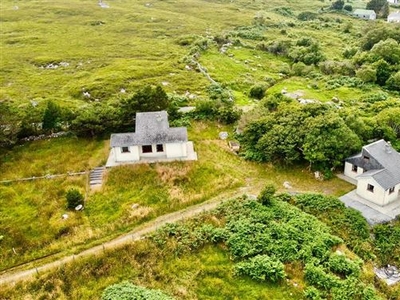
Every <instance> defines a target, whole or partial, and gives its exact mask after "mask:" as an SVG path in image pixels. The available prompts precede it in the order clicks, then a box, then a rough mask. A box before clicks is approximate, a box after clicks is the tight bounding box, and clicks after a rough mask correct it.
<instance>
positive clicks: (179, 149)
mask: <svg viewBox="0 0 400 300" xmlns="http://www.w3.org/2000/svg"><path fill="white" fill-rule="evenodd" d="M165 148H166V151H165V152H166V153H167V158H174V157H186V156H187V148H186V143H171V144H166V145H165Z"/></svg>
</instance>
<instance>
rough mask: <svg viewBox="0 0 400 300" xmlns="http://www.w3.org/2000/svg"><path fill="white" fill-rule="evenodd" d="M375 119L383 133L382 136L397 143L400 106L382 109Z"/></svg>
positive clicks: (399, 137)
mask: <svg viewBox="0 0 400 300" xmlns="http://www.w3.org/2000/svg"><path fill="white" fill-rule="evenodd" d="M376 121H377V123H378V126H379V128H380V129H381V130H382V132H383V134H384V138H385V139H387V140H390V141H392V142H393V143H396V142H397V143H399V144H400V142H398V140H400V108H398V107H392V108H387V109H384V110H382V111H381V112H380V113H379V114H378V115H377V116H376Z"/></svg>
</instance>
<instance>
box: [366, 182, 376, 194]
mask: <svg viewBox="0 0 400 300" xmlns="http://www.w3.org/2000/svg"><path fill="white" fill-rule="evenodd" d="M367 191H370V192H371V193H373V192H374V186H373V185H372V184H369V183H368V185H367Z"/></svg>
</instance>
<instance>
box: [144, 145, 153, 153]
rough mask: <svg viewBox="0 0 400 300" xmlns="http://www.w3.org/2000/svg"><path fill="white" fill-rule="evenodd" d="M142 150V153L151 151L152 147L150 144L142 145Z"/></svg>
mask: <svg viewBox="0 0 400 300" xmlns="http://www.w3.org/2000/svg"><path fill="white" fill-rule="evenodd" d="M142 152H143V153H152V152H153V148H152V147H151V145H143V146H142Z"/></svg>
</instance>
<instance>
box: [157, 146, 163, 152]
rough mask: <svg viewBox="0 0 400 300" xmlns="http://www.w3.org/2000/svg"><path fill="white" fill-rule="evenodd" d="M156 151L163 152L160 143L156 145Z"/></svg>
mask: <svg viewBox="0 0 400 300" xmlns="http://www.w3.org/2000/svg"><path fill="white" fill-rule="evenodd" d="M157 152H164V146H163V145H162V144H158V145H157Z"/></svg>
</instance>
